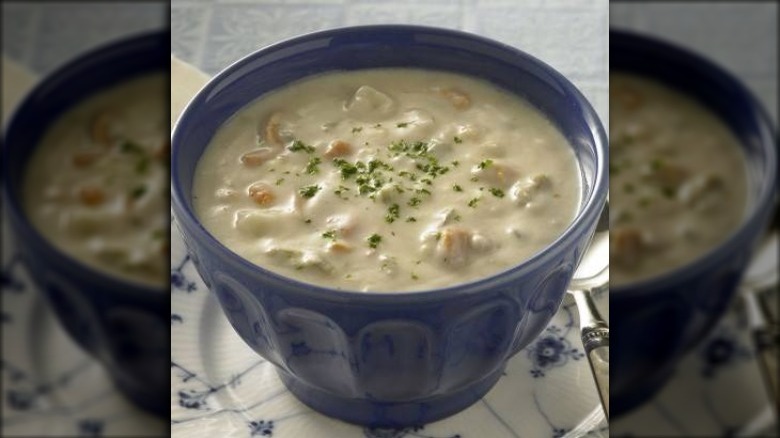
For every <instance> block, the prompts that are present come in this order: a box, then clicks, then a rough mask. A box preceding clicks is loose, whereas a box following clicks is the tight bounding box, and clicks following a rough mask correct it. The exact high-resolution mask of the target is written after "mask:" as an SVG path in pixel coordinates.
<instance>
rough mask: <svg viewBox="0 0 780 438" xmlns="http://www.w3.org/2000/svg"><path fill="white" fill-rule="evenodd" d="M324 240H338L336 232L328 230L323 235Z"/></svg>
mask: <svg viewBox="0 0 780 438" xmlns="http://www.w3.org/2000/svg"><path fill="white" fill-rule="evenodd" d="M322 237H323V238H324V239H331V240H336V230H328V231H326V232H324V233H322Z"/></svg>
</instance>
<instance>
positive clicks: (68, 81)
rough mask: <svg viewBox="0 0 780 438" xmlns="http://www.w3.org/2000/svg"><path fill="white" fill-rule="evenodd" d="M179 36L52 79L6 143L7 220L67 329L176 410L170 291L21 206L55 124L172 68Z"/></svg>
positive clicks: (125, 379)
mask: <svg viewBox="0 0 780 438" xmlns="http://www.w3.org/2000/svg"><path fill="white" fill-rule="evenodd" d="M169 41H170V34H169V33H168V32H159V33H152V34H145V35H140V36H135V37H131V38H128V39H123V40H121V41H117V42H113V43H110V44H108V45H106V46H104V47H101V48H98V49H96V50H93V51H90V52H88V53H86V54H84V55H82V56H80V57H78V58H77V59H75V60H73V61H71V62H69V63H68V64H66V65H65V66H63V67H62V68H60V69H58V70H56V71H55V72H53V73H51V74H50V75H48V76H46V77H45V78H44V79H42V80H41V81H40V83H39V84H38V85H37V86H36V87H35V88H34V89H33V90H32V91H31V92H30V93H29V94H28V95H27V96H26V98H25V99H24V101H23V102H22V103H21V104H20V106H19V107H18V109H17V111H16V112H15V113H14V116H13V118H12V119H11V121H10V122H9V124H8V127H7V130H6V133H5V137H4V144H3V151H2V152H3V188H4V193H3V196H4V201H5V209H4V210H5V213H6V215H5V217H6V218H7V219H8V224H9V228H10V230H11V237H13V238H14V240H15V248H16V250H17V251H18V257H19V260H21V261H22V263H23V264H24V265H25V266H26V267H27V268H28V270H29V271H30V274H31V275H30V277H31V278H32V279H33V280H34V281H35V283H36V285H37V286H38V289H39V290H40V291H41V292H42V293H43V295H44V297H45V298H46V299H47V301H48V302H49V304H50V305H51V308H52V309H53V310H54V314H55V315H56V317H57V319H58V320H59V321H60V323H61V324H62V326H63V327H64V328H65V331H66V332H67V333H68V334H69V335H70V336H71V337H72V338H73V340H75V341H76V343H77V344H78V345H79V346H81V347H82V348H83V349H84V350H86V351H87V352H88V353H89V354H90V355H92V356H93V357H94V358H96V359H98V360H99V361H100V362H101V363H102V364H103V366H104V368H105V369H106V370H107V371H108V373H109V374H110V375H111V377H112V379H113V381H114V382H115V383H116V385H117V387H118V388H119V389H120V390H121V391H122V392H123V393H124V394H126V395H127V396H128V398H129V399H130V400H132V401H133V402H135V403H136V404H138V405H139V406H141V407H142V408H144V409H147V410H149V411H151V412H154V413H156V414H158V415H165V416H166V417H167V416H168V415H169V407H168V404H167V403H168V400H167V394H168V388H169V385H170V382H169V379H170V377H169V371H168V368H169V362H170V347H169V346H170V323H169V322H168V321H169V313H170V295H169V294H168V292H167V291H166V288H165V287H163V286H160V287H159V288H152V287H149V286H146V285H142V284H139V283H133V282H130V281H125V280H123V279H120V278H117V277H113V276H110V275H108V274H105V273H103V272H100V271H96V270H94V269H93V268H91V267H89V266H87V265H85V264H83V263H81V262H79V261H78V260H75V259H73V258H72V257H71V256H69V255H67V254H65V253H63V252H62V251H60V250H58V249H57V248H55V247H54V246H53V245H52V244H51V243H50V242H49V241H48V240H46V238H44V237H43V236H42V235H41V234H40V233H39V232H38V231H37V230H36V229H35V228H34V226H33V225H32V223H31V222H30V220H29V219H28V218H27V217H26V215H25V214H24V211H23V209H22V181H23V178H24V169H25V168H26V164H27V162H28V160H29V159H30V156H31V154H32V152H33V150H34V149H35V147H37V145H38V143H39V141H40V139H41V137H42V135H43V134H44V133H45V132H46V128H47V127H48V126H50V125H51V124H52V123H54V122H55V121H56V120H57V119H58V117H59V116H61V115H62V113H63V112H65V111H67V110H68V109H69V108H70V107H71V106H73V105H75V104H78V103H79V102H81V101H82V100H84V99H85V98H87V97H88V96H90V95H91V94H93V93H95V92H98V91H100V90H101V89H104V88H106V87H110V86H112V85H116V84H119V83H121V82H123V81H126V80H129V79H131V78H134V77H137V76H140V75H144V74H150V73H159V72H164V71H166V70H167V69H168V59H169V48H170V43H169Z"/></svg>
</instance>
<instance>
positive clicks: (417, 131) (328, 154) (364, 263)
mask: <svg viewBox="0 0 780 438" xmlns="http://www.w3.org/2000/svg"><path fill="white" fill-rule="evenodd" d="M228 194H229V195H228ZM580 196H581V182H580V178H579V169H578V165H577V162H576V159H575V157H574V152H573V150H572V148H571V146H570V145H569V143H568V142H567V141H566V139H565V138H564V137H563V135H562V134H561V133H560V132H559V131H558V130H557V129H556V128H555V127H554V126H553V125H552V124H551V123H550V122H549V121H548V120H547V119H546V118H545V117H544V116H543V115H542V114H541V113H540V112H539V111H537V110H536V109H534V108H533V107H531V106H530V105H529V104H528V103H526V102H524V101H523V100H522V99H520V98H518V97H516V96H514V95H512V94H510V93H507V92H505V91H503V90H501V89H499V88H497V87H495V86H493V85H490V84H489V83H487V82H484V81H480V80H477V79H473V78H469V77H465V76H460V75H455V74H450V73H443V72H434V71H425V70H415V69H383V70H364V71H359V72H337V73H328V74H324V75H320V76H316V77H312V78H307V79H305V80H302V81H299V82H297V83H294V84H291V85H289V86H286V87H285V88H283V89H280V90H277V91H274V92H272V93H269V94H267V95H265V96H262V97H261V98H259V99H258V100H256V101H255V102H253V103H251V104H249V105H247V106H246V107H245V108H243V109H241V110H240V111H239V112H238V113H237V114H236V115H235V116H234V117H233V118H231V119H230V120H229V121H228V122H227V123H225V125H224V126H223V127H221V128H220V129H219V131H218V132H217V134H216V135H215V136H214V138H213V139H212V141H211V143H210V144H209V145H208V147H207V148H206V151H205V152H204V154H203V156H202V158H201V160H200V162H199V163H198V168H197V170H196V174H195V181H194V189H193V198H194V199H193V200H194V204H195V210H196V213H197V215H198V216H199V218H200V220H201V221H202V222H203V224H204V225H205V226H206V228H207V229H208V230H209V231H210V232H211V233H212V234H213V235H214V236H215V237H216V238H217V239H218V240H220V241H221V242H222V243H223V244H225V245H226V246H227V247H228V248H230V249H232V250H233V251H235V252H236V253H237V254H239V255H241V256H243V257H245V258H247V259H249V260H250V261H252V262H254V263H256V264H257V265H259V266H262V267H264V268H267V269H269V270H271V271H274V272H277V273H280V274H283V275H286V276H288V277H291V278H295V279H298V280H300V281H303V282H307V283H312V284H317V285H320V286H326V287H331V288H336V289H342V290H352V291H371V292H375V291H376V292H382V291H385V292H387V291H393V292H400V291H417V290H426V289H436V288H441V287H446V286H453V285H456V284H460V283H465V282H470V281H474V280H478V279H481V278H484V277H487V276H490V275H493V274H497V273H498V272H500V271H504V270H506V269H508V268H510V267H512V266H515V265H518V264H519V263H521V262H522V261H524V260H526V259H527V258H529V257H531V256H532V255H534V254H535V253H537V252H538V251H540V250H541V249H543V248H544V247H545V246H547V245H549V244H550V243H551V242H552V241H553V240H555V239H556V238H557V237H558V236H559V235H560V234H561V233H562V232H563V231H564V230H565V229H566V227H568V226H569V224H570V223H571V221H572V220H573V219H574V216H575V214H576V212H577V210H578V208H579V205H580Z"/></svg>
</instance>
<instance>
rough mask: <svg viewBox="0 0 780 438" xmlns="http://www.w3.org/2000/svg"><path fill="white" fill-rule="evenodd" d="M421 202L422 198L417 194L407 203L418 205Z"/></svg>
mask: <svg viewBox="0 0 780 438" xmlns="http://www.w3.org/2000/svg"><path fill="white" fill-rule="evenodd" d="M421 202H422V199H420V198H418V197H416V196H415V197H413V198H412V199H410V200H409V202H407V203H406V204H407V205H408V206H410V207H417V206H418V205H420V203H421Z"/></svg>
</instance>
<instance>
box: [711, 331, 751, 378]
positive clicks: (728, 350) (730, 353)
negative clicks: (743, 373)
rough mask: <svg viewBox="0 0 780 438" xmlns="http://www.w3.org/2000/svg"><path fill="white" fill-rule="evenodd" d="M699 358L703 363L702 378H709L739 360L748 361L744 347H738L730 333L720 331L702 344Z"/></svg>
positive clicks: (748, 356) (748, 355) (747, 353)
mask: <svg viewBox="0 0 780 438" xmlns="http://www.w3.org/2000/svg"><path fill="white" fill-rule="evenodd" d="M700 357H701V360H702V362H704V364H703V366H702V370H701V374H702V376H704V377H706V378H711V377H714V376H715V374H716V372H717V371H718V370H719V369H721V368H723V367H728V366H729V365H731V364H733V363H735V362H737V361H739V360H740V359H743V360H744V359H749V358H750V353H749V352H748V350H747V349H746V348H745V347H743V346H741V345H739V343H738V341H737V339H736V338H735V337H734V335H733V334H732V333H730V332H728V331H726V330H720V332H719V333H717V334H715V335H714V336H712V337H711V338H710V339H708V340H707V341H706V342H704V346H703V348H702V349H701V351H700Z"/></svg>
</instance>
